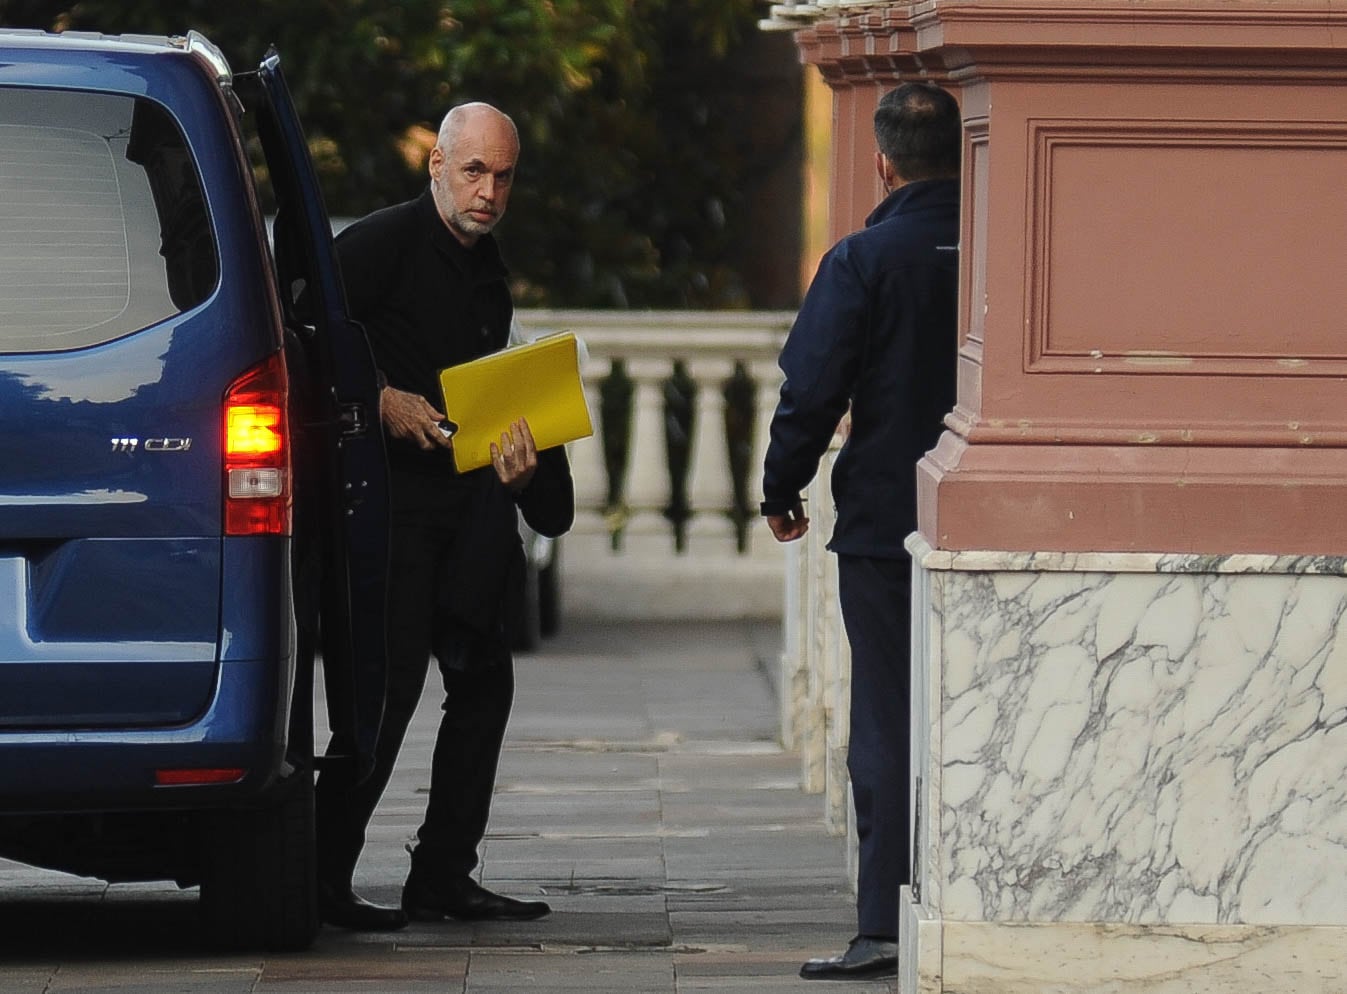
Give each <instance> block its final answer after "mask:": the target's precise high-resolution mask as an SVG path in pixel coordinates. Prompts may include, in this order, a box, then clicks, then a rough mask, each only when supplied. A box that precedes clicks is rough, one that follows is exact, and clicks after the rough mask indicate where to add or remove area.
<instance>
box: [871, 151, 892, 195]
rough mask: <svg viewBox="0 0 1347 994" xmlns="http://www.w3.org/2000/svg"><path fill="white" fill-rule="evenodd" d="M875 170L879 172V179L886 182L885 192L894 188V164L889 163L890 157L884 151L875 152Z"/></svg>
mask: <svg viewBox="0 0 1347 994" xmlns="http://www.w3.org/2000/svg"><path fill="white" fill-rule="evenodd" d="M875 171H876V172H878V173H879V181H880V182H881V183H883V184H884V192H885V193H888V192H890V191H891V190H893V181H894V175H893V166H892V165H891V164H890V163H889V157H888V156H887V155H885V154H884V153H883V152H876V153H875Z"/></svg>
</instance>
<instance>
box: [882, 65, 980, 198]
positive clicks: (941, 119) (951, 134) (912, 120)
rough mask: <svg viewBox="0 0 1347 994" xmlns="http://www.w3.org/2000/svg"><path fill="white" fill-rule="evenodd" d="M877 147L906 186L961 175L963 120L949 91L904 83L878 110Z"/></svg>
mask: <svg viewBox="0 0 1347 994" xmlns="http://www.w3.org/2000/svg"><path fill="white" fill-rule="evenodd" d="M875 142H876V144H878V145H879V150H880V151H881V152H883V153H884V155H886V156H887V157H888V159H889V161H890V162H891V163H893V168H894V169H896V170H897V171H898V175H899V176H901V177H902V178H903V179H904V180H906V181H909V182H911V181H914V180H922V179H949V178H951V177H957V176H958V175H959V152H960V149H961V148H962V147H963V117H962V115H961V113H960V111H959V104H958V102H957V101H955V99H954V97H952V96H951V95H950V94H949V93H948V91H946V90H942V89H941V88H940V87H938V86H936V85H935V84H934V83H904V84H903V85H902V86H900V87H898V88H897V89H896V90H890V91H889V92H888V93H886V94H884V96H883V97H881V98H880V101H879V106H878V107H876V108H875Z"/></svg>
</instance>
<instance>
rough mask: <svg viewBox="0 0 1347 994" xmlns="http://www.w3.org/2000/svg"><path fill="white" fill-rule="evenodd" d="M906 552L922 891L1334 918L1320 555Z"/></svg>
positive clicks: (1345, 739)
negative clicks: (911, 562) (911, 600)
mask: <svg viewBox="0 0 1347 994" xmlns="http://www.w3.org/2000/svg"><path fill="white" fill-rule="evenodd" d="M914 553H917V556H916V557H915V558H916V559H917V562H918V563H919V565H918V567H917V569H918V573H919V582H918V584H917V585H916V589H917V590H918V604H917V612H918V613H917V623H918V624H917V632H918V636H917V642H918V644H917V656H916V658H917V660H918V664H917V666H916V672H915V673H914V681H915V682H914V703H915V714H914V729H913V731H914V745H915V746H916V747H917V753H916V757H917V770H918V772H919V773H920V774H921V775H922V777H923V785H922V796H921V797H919V798H918V805H917V809H918V811H919V812H920V813H921V814H920V817H921V818H922V819H923V821H924V822H925V825H924V826H921V827H919V829H918V841H917V845H918V847H919V849H920V851H921V861H920V862H921V880H920V885H921V889H922V896H921V901H922V903H923V904H925V905H927V906H928V907H933V908H936V909H938V913H939V916H940V917H942V918H943V919H944V920H946V921H950V920H963V921H970V922H971V921H1000V922H1025V921H1034V922H1050V921H1059V922H1116V923H1133V924H1151V923H1165V924H1171V923H1222V924H1233V923H1248V924H1260V925H1263V924H1266V925H1271V924H1296V925H1315V924H1343V923H1347V627H1345V626H1344V625H1343V615H1344V611H1347V578H1344V577H1343V575H1342V573H1343V569H1342V561H1341V560H1328V559H1322V558H1321V559H1309V558H1289V557H1288V558H1281V557H1248V556H1240V557H1223V558H1221V559H1213V558H1212V557H1182V556H1179V557H1175V556H1154V557H1145V556H1141V555H1139V554H1127V555H1122V556H1117V555H1112V554H1110V555H1100V554H1095V555H1091V556H1044V555H1042V554H1039V555H1036V556H1031V555H1022V554H1005V553H982V554H975V553H957V554H949V553H932V552H930V551H929V550H927V551H926V552H925V553H924V554H923V553H922V550H921V549H920V548H915V549H914ZM961 557H962V558H961ZM1199 559H1200V562H1199ZM972 561H976V562H977V563H978V567H974V566H973V565H972ZM1147 561H1148V562H1149V565H1146V562H1147ZM1049 562H1051V563H1052V564H1053V565H1050V566H1049V565H1047V564H1048V563H1049ZM932 825H933V826H934V827H935V828H936V831H934V832H932V831H930V830H929V827H930V826H932Z"/></svg>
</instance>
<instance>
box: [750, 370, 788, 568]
mask: <svg viewBox="0 0 1347 994" xmlns="http://www.w3.org/2000/svg"><path fill="white" fill-rule="evenodd" d="M748 375H749V376H751V377H752V378H753V385H754V391H753V447H752V453H753V454H752V457H751V458H750V459H749V462H748V505H749V510H757V508H756V506H755V505H756V503H757V501H758V500H760V499H761V497H762V466H763V463H764V461H765V460H766V458H767V443H768V441H770V436H771V428H772V415H773V414H775V413H776V402H777V401H778V400H779V399H780V398H781V369H780V367H779V366H777V364H776V360H775V359H757V360H754V361H753V362H751V363H749V366H748ZM747 541H748V551H749V552H750V553H756V554H759V555H769V556H774V555H778V554H779V553H778V552H777V551H776V550H775V549H773V548H772V546H774V545H776V542H775V540H774V539H773V538H772V536H771V535H770V534H768V532H767V526H766V525H765V524H763V523H762V522H761V521H756V522H755V521H750V522H749V523H748V535H747Z"/></svg>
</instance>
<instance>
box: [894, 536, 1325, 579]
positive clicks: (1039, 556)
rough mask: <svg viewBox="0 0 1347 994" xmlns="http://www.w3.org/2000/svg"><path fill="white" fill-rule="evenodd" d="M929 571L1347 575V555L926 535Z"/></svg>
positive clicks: (923, 554)
mask: <svg viewBox="0 0 1347 994" xmlns="http://www.w3.org/2000/svg"><path fill="white" fill-rule="evenodd" d="M907 548H908V551H909V552H911V553H912V558H913V560H915V561H916V562H918V563H920V564H921V565H922V566H923V567H925V568H926V569H937V570H966V571H969V572H993V571H997V572H999V571H1004V572H1027V571H1033V572H1039V573H1060V572H1073V573H1097V572H1105V573H1305V574H1316V575H1319V574H1322V575H1336V576H1344V575H1347V556H1272V555H1254V554H1249V553H1239V554H1236V555H1222V556H1217V555H1199V554H1195V553H1175V552H999V551H987V550H970V551H963V552H951V551H948V550H945V549H932V548H931V547H930V545H929V544H928V543H927V542H926V541H925V540H924V539H923V538H922V537H921V536H920V535H916V534H914V535H912V536H910V537H909V538H908V540H907Z"/></svg>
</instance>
